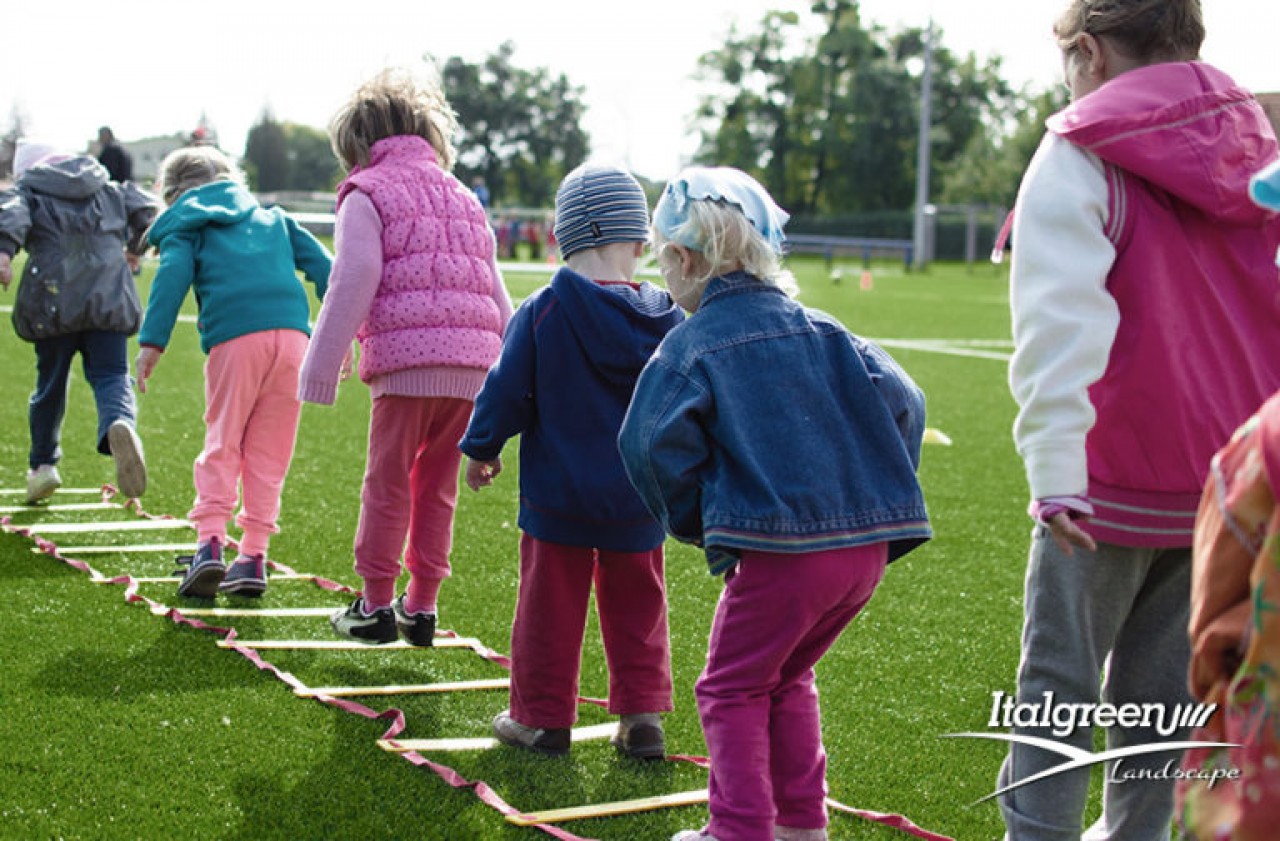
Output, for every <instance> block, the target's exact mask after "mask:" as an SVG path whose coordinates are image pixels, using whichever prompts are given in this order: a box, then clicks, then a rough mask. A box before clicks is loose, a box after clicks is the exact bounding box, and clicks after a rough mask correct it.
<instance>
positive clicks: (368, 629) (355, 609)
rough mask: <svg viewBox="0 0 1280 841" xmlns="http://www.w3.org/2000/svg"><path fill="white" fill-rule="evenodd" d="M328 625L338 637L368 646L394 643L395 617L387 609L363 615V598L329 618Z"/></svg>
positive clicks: (389, 609) (335, 612)
mask: <svg viewBox="0 0 1280 841" xmlns="http://www.w3.org/2000/svg"><path fill="white" fill-rule="evenodd" d="M329 624H330V625H332V626H333V630H334V632H335V633H336V634H337V635H338V636H340V637H346V638H347V639H349V640H355V641H356V642H363V643H367V644H369V645H385V644H386V643H389V642H395V641H396V616H395V612H394V611H392V610H391V608H389V607H383V608H379V609H377V610H375V611H373V613H365V610H364V597H363V596H361V597H360V598H358V599H356V600H355V601H353V602H352V603H351V604H350V605H348V606H347V607H346V608H344V609H342V610H336V611H334V612H333V615H332V616H330V617H329Z"/></svg>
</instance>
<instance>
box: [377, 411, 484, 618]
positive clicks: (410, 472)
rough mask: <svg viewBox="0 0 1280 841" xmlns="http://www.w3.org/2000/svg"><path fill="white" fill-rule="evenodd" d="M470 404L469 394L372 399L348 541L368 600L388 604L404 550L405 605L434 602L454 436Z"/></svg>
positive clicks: (446, 530)
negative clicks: (356, 520)
mask: <svg viewBox="0 0 1280 841" xmlns="http://www.w3.org/2000/svg"><path fill="white" fill-rule="evenodd" d="M471 408H472V401H470V400H460V399H457V398H449V397H400V396H396V395H385V396H383V397H379V398H377V399H375V400H374V401H373V409H372V412H371V413H370V416H369V458H368V464H367V466H366V467H365V473H364V488H363V490H362V491H361V494H360V524H359V526H358V527H357V529H356V541H355V556H356V563H355V570H356V574H357V575H359V576H360V578H361V579H363V580H364V598H365V603H366V604H367V605H369V606H371V607H384V606H386V605H389V604H390V603H391V600H392V599H393V598H394V596H395V586H396V579H397V578H398V577H399V576H400V556H401V554H402V553H403V554H404V564H405V566H406V567H408V569H409V586H408V593H407V595H406V598H405V603H406V607H407V608H408V609H409V610H410V611H418V610H434V609H435V607H436V596H437V594H438V593H439V591H440V585H441V583H443V581H444V579H446V578H448V577H449V550H450V548H452V546H453V512H454V509H455V508H456V506H457V503H458V465H459V464H460V463H461V461H462V452H461V451H460V450H459V449H458V442H459V441H461V440H462V435H463V433H464V432H465V431H466V429H467V421H468V420H470V418H471ZM406 536H408V538H409V548H408V551H405V537H406Z"/></svg>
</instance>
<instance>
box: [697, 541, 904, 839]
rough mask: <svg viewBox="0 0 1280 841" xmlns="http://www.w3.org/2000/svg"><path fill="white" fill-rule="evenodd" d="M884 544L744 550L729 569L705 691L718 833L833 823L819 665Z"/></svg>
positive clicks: (858, 600) (864, 596) (765, 833)
mask: <svg viewBox="0 0 1280 841" xmlns="http://www.w3.org/2000/svg"><path fill="white" fill-rule="evenodd" d="M887 557H888V551H887V545H886V544H883V543H878V544H873V545H870V546H860V547H854V548H850V549H837V550H832V551H827V552H814V553H810V554H801V555H783V554H774V553H766V552H743V554H742V559H741V562H740V563H739V564H738V567H737V569H736V570H734V571H733V572H731V573H729V574H728V575H727V576H726V579H725V586H724V591H723V592H722V593H721V595H720V604H719V605H718V607H717V608H716V616H715V620H714V622H713V623H712V626H711V642H710V649H709V651H708V653H707V667H706V669H705V670H704V671H703V673H702V676H701V677H700V678H698V682H697V684H696V686H695V694H696V696H697V699H698V712H699V714H700V715H701V717H702V732H703V734H704V735H705V736H706V740H707V750H708V753H709V755H710V758H711V779H710V789H711V802H710V809H711V823H710V824H709V830H710V832H711V834H712V835H714V836H715V837H717V838H725V839H729V838H732V839H734V841H772V839H773V837H774V834H773V828H774V825H775V823H776V824H777V825H780V826H788V827H796V828H802V829H817V828H821V827H824V826H826V825H827V813H826V806H825V799H826V794H827V784H826V770H827V757H826V753H825V751H824V750H823V748H822V721H821V715H820V713H819V710H818V690H817V687H816V686H815V685H814V673H813V667H814V665H815V664H816V663H817V662H818V660H819V659H820V658H821V657H822V655H823V654H825V653H826V651H827V649H828V648H830V647H831V645H832V643H834V642H835V641H836V639H837V638H838V637H839V636H840V632H841V631H843V630H844V628H845V626H846V625H848V624H849V622H850V621H851V620H852V619H853V617H855V616H856V615H857V614H858V612H859V611H861V610H862V608H863V607H864V606H865V605H866V603H867V601H868V600H870V598H871V594H872V593H873V592H874V591H875V588H876V585H877V584H879V582H880V579H881V577H882V576H883V575H884V567H885V563H886V560H887Z"/></svg>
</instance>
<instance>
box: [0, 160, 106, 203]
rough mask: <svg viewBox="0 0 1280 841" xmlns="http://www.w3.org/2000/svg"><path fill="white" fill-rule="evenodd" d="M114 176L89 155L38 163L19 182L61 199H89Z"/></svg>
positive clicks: (36, 190) (27, 187)
mask: <svg viewBox="0 0 1280 841" xmlns="http://www.w3.org/2000/svg"><path fill="white" fill-rule="evenodd" d="M110 180H111V176H110V175H109V174H108V173H107V169H106V167H104V166H103V165H102V164H100V163H98V162H97V161H96V160H94V159H93V158H91V157H89V156H88V155H77V156H75V157H73V158H63V159H62V160H58V161H54V162H51V163H42V164H37V165H35V166H33V167H31V169H28V170H27V171H26V172H24V173H22V175H20V176H19V177H18V186H19V187H25V188H26V189H28V190H31V191H32V192H35V193H44V194H45V195H48V196H54V197H56V198H60V199H73V200H74V199H87V198H88V197H89V196H92V195H93V194H94V193H96V192H98V191H99V190H101V189H102V188H103V187H104V186H105V185H106V183H107V182H108V181H110Z"/></svg>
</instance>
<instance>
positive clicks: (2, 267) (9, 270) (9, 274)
mask: <svg viewBox="0 0 1280 841" xmlns="http://www.w3.org/2000/svg"><path fill="white" fill-rule="evenodd" d="M11 280H13V258H12V257H10V256H9V255H8V254H5V253H4V252H3V251H0V286H3V287H4V288H5V289H8V288H9V281H11Z"/></svg>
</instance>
